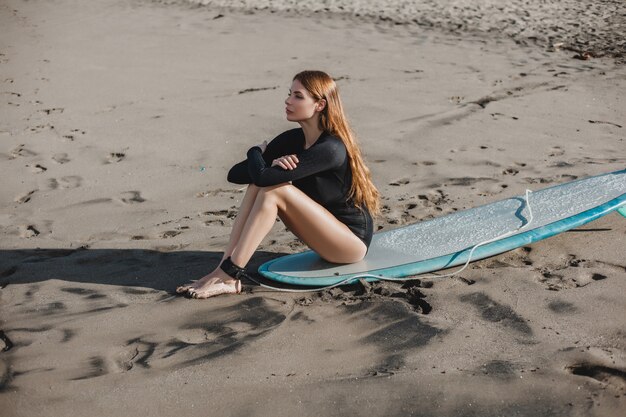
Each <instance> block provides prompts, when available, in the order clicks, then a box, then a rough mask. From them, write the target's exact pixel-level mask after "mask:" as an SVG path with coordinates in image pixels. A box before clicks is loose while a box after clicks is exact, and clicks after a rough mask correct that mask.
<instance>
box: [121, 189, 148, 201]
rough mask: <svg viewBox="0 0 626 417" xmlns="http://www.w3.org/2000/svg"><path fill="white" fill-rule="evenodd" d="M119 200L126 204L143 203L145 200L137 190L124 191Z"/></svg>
mask: <svg viewBox="0 0 626 417" xmlns="http://www.w3.org/2000/svg"><path fill="white" fill-rule="evenodd" d="M120 200H121V201H122V202H123V203H126V204H135V203H143V202H144V201H146V200H145V199H143V198H142V197H141V194H140V193H139V191H125V192H123V193H122V194H121V195H120Z"/></svg>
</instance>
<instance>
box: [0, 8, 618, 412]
mask: <svg viewBox="0 0 626 417" xmlns="http://www.w3.org/2000/svg"><path fill="white" fill-rule="evenodd" d="M206 3H207V5H206V6H198V5H195V4H191V3H185V2H174V3H171V2H160V3H157V2H150V1H118V0H101V1H97V2H87V3H85V2H79V1H73V0H57V1H54V2H44V1H41V0H36V1H28V2H24V1H18V0H6V1H5V2H3V4H2V5H0V27H2V28H3V29H2V33H3V34H2V36H1V37H0V69H1V70H0V98H1V100H0V141H1V147H0V175H1V176H2V181H1V182H0V197H1V200H0V226H1V228H0V242H1V247H0V340H1V341H0V410H2V415H3V416H7V417H8V416H29V417H30V416H69V415H79V414H84V415H89V416H111V415H114V416H118V415H119V416H126V415H132V414H137V413H138V414H140V415H142V416H169V415H180V416H183V415H184V416H207V415H210V416H222V415H224V416H226V415H228V416H231V415H232V416H235V415H237V416H241V415H247V416H293V415H303V416H307V415H316V416H317V415H323V416H344V415H381V416H383V415H384V416H410V415H413V416H500V415H505V416H538V415H541V416H617V415H620V411H619V410H622V412H623V410H624V408H625V407H626V330H625V323H626V319H625V317H626V314H625V313H626V299H625V298H624V295H625V294H626V257H625V256H624V254H625V250H624V248H625V247H626V246H625V245H626V219H624V218H623V217H621V216H620V215H618V214H617V213H611V214H609V215H607V216H605V217H603V218H601V219H599V220H597V221H594V222H592V223H589V224H587V225H585V226H584V227H580V228H578V229H575V230H572V231H570V232H566V233H562V234H560V235H557V236H554V237H551V238H548V239H546V240H543V241H541V242H537V243H534V244H532V245H528V246H526V247H523V248H520V249H517V250H514V251H511V252H508V253H504V254H502V255H499V256H495V257H492V258H489V259H485V260H481V261H477V262H474V263H472V264H471V265H470V266H469V267H468V269H466V270H465V271H463V272H462V273H461V274H459V275H458V276H456V277H453V278H429V279H424V278H422V279H419V277H417V278H418V279H416V280H414V281H411V282H409V283H407V284H405V285H403V284H401V283H388V282H382V283H375V284H373V285H372V288H371V289H370V290H369V291H367V290H366V289H364V288H363V287H362V286H360V285H353V286H345V287H341V288H335V289H332V290H326V291H321V292H312V293H306V294H302V293H300V294H298V293H287V292H277V291H272V290H269V289H265V288H262V287H259V286H258V285H256V284H254V283H251V282H246V283H245V285H244V287H245V288H244V292H243V293H242V294H239V295H229V296H219V297H215V298H211V299H208V300H191V299H186V298H183V297H179V296H175V295H174V289H175V288H176V286H178V285H180V284H182V283H186V282H188V281H189V280H191V279H197V278H199V277H201V276H203V275H204V274H206V273H207V272H209V271H210V270H211V269H213V267H214V266H215V265H216V263H217V262H218V261H219V259H220V258H221V250H222V249H223V248H224V246H225V245H226V243H227V241H228V234H229V231H230V227H231V226H232V223H233V218H234V216H235V214H236V210H237V207H238V206H239V204H240V202H241V198H242V196H243V192H244V189H242V187H241V186H239V185H235V184H230V183H228V182H227V181H226V172H227V170H228V169H229V168H230V167H231V166H232V165H233V164H235V163H236V162H239V161H241V160H242V159H244V158H245V152H246V151H247V149H248V148H249V147H250V146H252V145H255V144H258V143H260V142H262V141H263V140H270V139H272V138H273V137H275V136H276V135H278V134H279V133H281V132H283V131H284V130H287V129H290V128H294V127H297V125H296V124H293V123H289V122H287V121H286V120H285V118H284V113H283V108H284V104H283V101H284V98H285V96H286V94H287V90H288V88H289V87H290V85H291V77H293V75H294V74H295V73H297V72H298V71H300V70H303V69H320V70H324V71H327V72H329V73H330V74H331V75H333V76H334V77H335V78H336V80H337V83H338V86H339V89H340V92H341V95H342V99H343V104H344V107H345V109H346V111H347V114H348V117H349V119H350V122H351V123H352V126H353V128H354V130H355V131H356V133H357V135H358V138H359V141H360V143H361V147H362V151H363V154H364V157H365V158H366V161H367V164H368V166H369V167H370V169H371V170H372V175H373V178H374V182H375V184H376V185H377V187H378V188H379V190H380V192H381V194H382V196H383V205H384V207H383V213H382V215H381V217H380V218H378V219H376V225H377V227H376V230H390V229H393V228H396V227H399V226H402V225H406V224H410V223H413V222H416V221H420V220H425V219H430V218H433V217H437V216H441V215H444V214H447V213H451V212H453V211H456V210H462V209H466V208H471V207H474V206H477V205H482V204H487V203H490V202H494V201H497V200H499V199H503V198H507V197H511V196H516V195H522V194H524V191H525V190H526V189H527V188H528V189H531V190H537V189H540V188H543V187H547V186H551V185H556V184H559V183H563V182H567V181H571V180H573V179H577V178H584V177H586V176H591V175H598V174H602V173H606V172H611V171H615V170H619V169H623V168H624V165H625V162H626V141H625V136H626V135H625V132H626V130H625V126H626V111H625V109H626V106H625V105H624V91H626V68H625V67H624V66H623V63H622V62H621V60H622V58H621V52H620V51H623V49H620V48H623V45H624V44H623V42H622V44H621V46H620V44H616V43H615V42H612V40H614V39H620V33H622V32H620V30H621V28H623V20H619V17H620V16H623V15H624V14H623V10H624V5H623V3H619V2H601V4H604V5H607V9H605V10H608V11H609V12H611V13H608V12H607V13H608V14H607V15H606V16H604V15H602V10H600V11H598V10H599V9H598V8H597V7H591V8H588V9H585V7H584V6H586V4H585V2H574V3H583V4H582V6H579V9H577V10H573V11H572V10H570V9H568V11H567V12H565V11H563V12H561V11H559V10H558V7H556V2H541V1H538V0H537V1H526V2H523V3H522V2H510V3H507V4H510V5H513V6H515V7H513V6H510V5H509V6H506V7H503V8H502V9H500V10H499V9H497V8H495V7H494V6H493V4H494V3H495V2H489V1H481V2H478V1H477V2H470V1H465V2H453V1H450V2H445V5H444V6H445V7H444V6H442V7H441V8H436V7H435V6H434V4H435V3H430V2H423V3H420V5H421V8H419V10H418V11H416V12H413V15H411V10H410V9H407V8H406V7H405V8H403V7H404V5H405V3H406V4H408V2H400V1H398V2H395V3H394V2H391V1H388V2H384V3H381V4H382V6H380V10H378V12H377V11H376V10H375V9H376V7H375V6H372V4H374V3H373V2H361V3H355V4H357V6H359V7H361V9H358V10H357V11H355V10H356V9H350V10H348V11H347V12H345V13H330V12H327V11H318V12H315V7H313V6H311V4H312V3H310V4H308V3H307V4H305V6H306V7H304V8H302V9H297V10H286V9H287V7H286V6H284V5H285V4H287V2H283V3H280V2H257V4H259V5H260V6H259V8H263V7H265V6H267V5H269V6H268V7H269V8H266V9H264V10H255V9H254V7H253V6H251V5H250V4H251V2H240V3H239V6H240V7H234V8H232V7H231V8H223V7H221V4H219V3H218V2H206ZM331 3H332V4H333V5H334V6H332V7H335V6H337V5H338V4H339V5H341V4H343V3H340V2H331ZM567 4H572V2H567ZM520 5H525V6H524V8H522V6H520ZM270 6H271V7H270ZM455 6H456V7H457V9H455V8H454V7H455ZM461 6H463V7H461ZM548 6H550V7H548ZM609 6H610V7H609ZM307 7H308V8H307ZM355 7H356V6H355ZM407 7H408V6H407ZM572 7H574V6H572ZM611 7H613V8H612V9H611ZM368 8H369V9H368ZM359 10H360V12H359ZM407 10H408V11H407ZM520 10H521V11H520ZM523 10H526V11H527V12H528V14H529V17H528V19H527V22H526V21H525V22H526V26H524V27H523V29H524V30H523V31H522V32H523V33H522V32H520V31H519V30H518V31H517V32H515V31H511V33H509V32H507V31H498V30H497V25H498V22H502V21H504V20H505V19H508V18H510V16H511V13H513V14H515V13H523ZM330 11H331V12H332V11H335V12H336V11H337V10H330ZM370 12H371V13H370ZM376 13H378V17H379V18H378V19H375V18H374V17H373V16H374V15H375V14H376ZM437 13H439V14H437ZM498 13H500V15H499V14H498ZM542 13H543V15H542ZM615 13H617V17H616V16H615ZM356 14H359V16H356ZM411 16H414V17H413V18H411ZM484 16H488V18H485V17H484ZM380 17H382V19H381V18H380ZM405 17H406V19H405V20H404V21H405V22H412V23H406V24H401V23H402V21H403V19H404V18H405ZM483 18H484V20H482V19H483ZM413 19H416V20H417V22H413V21H412V20H413ZM437 19H439V20H440V21H441V24H432V25H429V24H428V23H427V22H429V21H430V22H434V21H438V20H437ZM455 19H456V20H460V21H463V22H465V23H466V25H465V27H457V28H456V29H454V30H452V29H451V27H452V26H453V25H452V23H454V22H455V21H456V20H455ZM550 19H554V20H558V21H559V22H562V21H566V23H567V25H565V24H560V26H561V27H565V29H563V30H565V32H566V33H569V32H567V31H568V30H570V29H571V30H572V31H573V30H574V29H572V28H574V27H576V26H574V25H573V23H575V20H576V19H578V20H579V21H580V22H582V23H581V24H582V26H583V29H584V28H588V27H594V28H597V32H596V33H600V34H606V36H599V35H598V36H595V37H593V39H594V42H595V43H593V45H592V44H589V45H587V46H589V48H588V49H585V48H583V47H582V46H581V45H583V46H584V39H585V37H584V36H583V35H584V33H587V31H586V30H583V29H581V32H580V33H583V35H581V34H580V33H578V32H576V33H574V32H572V33H574V35H575V36H571V37H567V36H565V37H563V36H561V38H559V36H560V35H559V33H561V32H563V30H559V29H550V27H552V26H550V25H547V24H545V22H546V21H549V20H550ZM559 19H560V20H559ZM568 19H569V20H568ZM572 19H573V20H572ZM494 22H495V23H494ZM570 24H572V25H570ZM481 25H482V26H481ZM494 25H495V26H494ZM542 25H543V26H542ZM431 26H432V27H431ZM457 26H458V25H457ZM553 26H554V27H559V25H553ZM490 28H491V29H490ZM493 28H495V29H493ZM546 28H547V29H546ZM550 30H552V31H553V32H550ZM514 32H515V33H514ZM518 32H520V33H521V34H520V33H518ZM531 32H533V33H541V36H536V37H534V38H532V36H531V38H529V37H527V36H526V35H527V34H528V33H531ZM622 35H623V33H622ZM529 39H530V40H529ZM581 39H582V40H581ZM621 39H622V41H623V36H622V37H621ZM579 41H580V42H582V43H580V42H579ZM607 45H608V46H607ZM577 48H578V49H577ZM584 58H586V59H584ZM304 249H306V248H305V246H304V245H303V244H302V243H301V242H299V241H297V240H296V239H295V238H294V236H293V235H292V234H291V233H290V232H289V231H287V230H285V227H284V225H283V224H282V223H280V222H277V224H276V226H275V227H274V229H273V231H272V232H271V233H270V235H268V236H267V238H266V239H265V240H264V241H263V243H262V244H261V246H260V247H259V250H258V252H257V253H256V254H255V256H254V257H253V258H252V260H251V262H250V263H249V265H248V267H249V268H250V270H251V271H255V270H256V268H257V267H258V266H259V265H260V264H261V263H263V262H265V261H266V260H269V259H272V258H274V257H277V256H281V255H284V254H288V253H294V252H298V251H301V250H304ZM257 278H258V277H257Z"/></svg>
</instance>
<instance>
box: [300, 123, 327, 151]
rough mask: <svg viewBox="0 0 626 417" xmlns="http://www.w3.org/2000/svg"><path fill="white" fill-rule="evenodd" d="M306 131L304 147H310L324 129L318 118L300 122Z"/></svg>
mask: <svg viewBox="0 0 626 417" xmlns="http://www.w3.org/2000/svg"><path fill="white" fill-rule="evenodd" d="M299 123H300V126H302V131H303V132H304V148H305V149H308V148H310V147H311V146H313V144H314V143H315V142H316V141H317V139H318V138H319V137H320V135H321V134H322V129H320V128H319V125H318V121H317V118H316V119H315V120H313V121H309V120H307V121H302V122H299Z"/></svg>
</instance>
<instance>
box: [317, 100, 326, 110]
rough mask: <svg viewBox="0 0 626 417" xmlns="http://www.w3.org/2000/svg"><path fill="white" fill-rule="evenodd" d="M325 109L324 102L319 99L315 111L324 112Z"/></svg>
mask: <svg viewBox="0 0 626 417" xmlns="http://www.w3.org/2000/svg"><path fill="white" fill-rule="evenodd" d="M325 107H326V100H325V99H323V98H322V99H320V100H319V101H318V102H317V108H316V110H317V111H322V110H324V108H325Z"/></svg>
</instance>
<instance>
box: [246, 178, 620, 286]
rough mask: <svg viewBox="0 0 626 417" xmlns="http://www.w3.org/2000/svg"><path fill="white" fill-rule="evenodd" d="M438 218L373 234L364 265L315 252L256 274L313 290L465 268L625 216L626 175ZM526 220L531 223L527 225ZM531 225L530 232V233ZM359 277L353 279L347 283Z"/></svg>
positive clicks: (579, 182)
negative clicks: (601, 220)
mask: <svg viewBox="0 0 626 417" xmlns="http://www.w3.org/2000/svg"><path fill="white" fill-rule="evenodd" d="M528 196H529V199H528V203H529V205H530V208H529V207H528V205H527V204H526V200H525V196H515V197H511V198H507V199H505V200H500V201H496V202H494V203H490V204H485V205H482V206H478V207H475V208H471V209H467V210H462V211H457V212H454V213H451V214H447V215H444V216H440V217H437V218H434V219H430V220H426V221H421V222H417V223H414V224H411V225H407V226H402V227H399V228H396V229H393V230H387V231H384V232H380V233H375V234H374V236H373V238H372V242H371V245H370V249H369V251H368V253H367V255H366V256H365V258H364V259H363V260H361V261H360V262H357V263H352V264H334V263H330V262H327V261H325V260H323V259H322V258H321V257H320V256H319V255H317V253H315V252H314V251H312V250H307V251H305V252H301V253H296V254H290V255H285V256H282V257H279V258H276V259H272V260H270V261H268V262H265V263H264V264H262V265H261V266H260V267H259V269H258V271H259V273H260V274H261V275H262V276H264V277H266V278H269V279H271V280H274V281H278V282H282V283H285V284H293V285H302V286H309V287H314V286H315V287H317V286H328V285H333V284H337V283H339V282H342V281H345V283H346V284H351V283H354V282H357V280H358V279H359V277H360V276H362V275H367V277H366V278H364V279H366V280H367V281H376V280H378V278H376V277H373V276H379V277H381V278H382V277H389V278H401V277H407V276H414V275H419V274H423V273H426V272H433V271H437V270H441V269H447V268H450V267H453V266H457V265H461V264H464V263H466V261H467V260H468V256H469V255H470V252H471V250H472V248H474V246H476V245H477V244H479V243H481V242H485V241H489V240H491V239H495V238H497V237H498V236H501V235H503V234H506V233H507V232H510V231H515V230H517V229H519V228H520V227H524V229H522V230H520V231H519V232H517V233H514V234H511V235H509V236H508V237H506V238H503V239H499V240H496V241H494V242H491V243H487V244H485V245H483V246H479V247H478V248H475V250H474V252H473V254H472V256H471V261H476V260H479V259H484V258H487V257H490V256H493V255H497V254H500V253H503V252H507V251H510V250H512V249H515V248H518V247H521V246H524V245H528V244H531V243H533V242H536V241H539V240H542V239H545V238H548V237H550V236H554V235H556V234H559V233H562V232H565V231H567V230H570V229H572V228H576V227H579V226H582V225H584V224H586V223H589V222H591V221H593V220H595V219H598V218H599V217H601V216H604V215H606V214H608V213H610V212H612V211H617V212H619V213H620V214H621V215H623V216H624V217H626V169H624V170H621V171H615V172H611V173H607V174H602V175H597V176H593V177H588V178H584V179H578V180H574V181H571V182H567V183H564V184H559V185H555V186H552V187H547V188H544V189H541V190H538V191H533V192H532V193H530V194H528ZM529 214H532V222H530V223H528V220H529ZM526 226H527V227H526ZM350 278H354V279H350Z"/></svg>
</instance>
